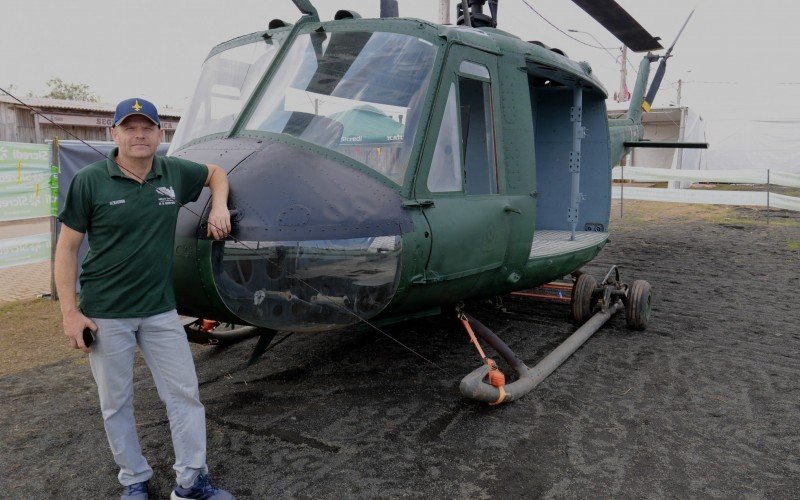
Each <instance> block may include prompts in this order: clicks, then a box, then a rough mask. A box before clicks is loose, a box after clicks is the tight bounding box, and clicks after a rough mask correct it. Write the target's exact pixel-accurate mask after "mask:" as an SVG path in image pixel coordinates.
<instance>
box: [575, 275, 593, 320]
mask: <svg viewBox="0 0 800 500" xmlns="http://www.w3.org/2000/svg"><path fill="white" fill-rule="evenodd" d="M596 303H597V280H596V279H594V276H592V275H591V274H581V275H580V276H578V279H577V280H575V284H574V285H573V286H572V302H571V307H572V319H574V320H575V322H576V323H578V324H579V325H582V324H584V323H586V321H588V320H589V318H591V317H592V314H593V313H594V306H595V304H596Z"/></svg>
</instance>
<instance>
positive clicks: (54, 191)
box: [50, 137, 60, 302]
mask: <svg viewBox="0 0 800 500" xmlns="http://www.w3.org/2000/svg"><path fill="white" fill-rule="evenodd" d="M50 151H51V154H52V155H53V156H52V158H51V162H50V302H55V301H56V300H58V290H56V269H55V266H56V244H57V243H58V235H57V232H56V229H57V224H58V222H57V220H56V216H57V215H58V171H59V169H60V165H59V161H58V137H54V138H53V144H52V145H51V147H50Z"/></svg>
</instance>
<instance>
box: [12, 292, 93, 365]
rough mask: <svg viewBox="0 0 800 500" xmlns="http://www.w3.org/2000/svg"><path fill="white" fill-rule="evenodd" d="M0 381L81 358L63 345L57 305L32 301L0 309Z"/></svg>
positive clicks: (78, 353) (80, 354) (16, 303)
mask: <svg viewBox="0 0 800 500" xmlns="http://www.w3.org/2000/svg"><path fill="white" fill-rule="evenodd" d="M0 318H2V321H0V352H2V353H3V362H2V363H0V377H2V376H5V375H9V374H12V373H18V372H21V371H24V370H28V369H30V368H35V367H37V366H42V365H47V364H50V363H54V362H56V361H61V360H62V359H65V358H70V357H74V358H76V359H77V358H82V359H85V358H83V353H82V352H81V351H78V350H75V349H71V348H70V347H69V346H68V345H67V337H66V336H65V335H64V331H63V330H62V327H61V311H60V310H59V306H58V303H57V302H50V300H49V299H33V300H24V301H19V302H13V303H11V304H5V305H3V306H0Z"/></svg>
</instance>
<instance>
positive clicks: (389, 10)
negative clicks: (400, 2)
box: [381, 0, 400, 17]
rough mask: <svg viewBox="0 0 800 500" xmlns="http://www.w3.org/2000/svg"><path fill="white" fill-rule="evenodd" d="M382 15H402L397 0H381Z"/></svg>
mask: <svg viewBox="0 0 800 500" xmlns="http://www.w3.org/2000/svg"><path fill="white" fill-rule="evenodd" d="M381 17H400V9H399V8H398V7H397V0H381Z"/></svg>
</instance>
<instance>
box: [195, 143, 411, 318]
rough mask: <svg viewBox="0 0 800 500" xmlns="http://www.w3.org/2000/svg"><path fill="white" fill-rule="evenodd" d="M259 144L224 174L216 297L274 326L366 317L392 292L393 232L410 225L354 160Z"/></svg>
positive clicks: (396, 240)
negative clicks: (225, 201) (226, 235)
mask: <svg viewBox="0 0 800 500" xmlns="http://www.w3.org/2000/svg"><path fill="white" fill-rule="evenodd" d="M265 142H266V144H264V146H263V147H262V148H261V149H260V150H259V151H257V152H255V153H254V154H252V155H250V156H249V157H248V158H246V159H245V160H243V161H242V162H240V163H239V164H238V165H237V166H235V168H233V169H231V170H230V172H229V174H228V179H229V183H230V187H231V195H230V205H231V208H232V211H233V212H234V213H235V216H234V224H233V229H232V238H231V239H229V240H228V241H225V242H224V244H215V245H214V248H213V250H212V270H213V276H214V283H215V286H216V290H217V293H218V295H219V297H220V298H221V299H222V301H223V302H224V304H225V306H226V307H227V308H228V309H229V310H230V311H231V312H233V313H234V314H235V315H236V316H238V317H239V318H241V319H243V320H245V321H246V322H248V323H251V324H253V325H256V326H260V327H264V328H271V329H276V330H293V331H321V330H329V329H335V328H341V327H343V326H347V325H351V324H355V323H357V322H359V321H361V320H362V319H369V318H371V317H374V316H375V315H377V314H378V313H380V312H381V311H382V310H383V309H384V308H385V307H386V306H387V305H388V304H389V302H390V301H391V299H392V297H393V296H394V294H395V292H396V290H397V286H398V283H399V277H400V264H401V258H400V257H401V253H402V234H403V233H404V232H407V231H410V230H413V224H412V223H411V219H410V217H409V216H408V214H407V212H406V210H404V209H403V206H402V199H401V197H400V194H399V192H398V191H397V189H396V188H393V187H391V184H390V183H389V182H388V181H384V180H382V179H381V178H380V176H377V175H375V174H371V173H370V172H369V170H368V169H366V168H365V167H363V166H362V165H360V164H356V163H351V162H350V161H349V160H344V159H340V158H330V157H327V156H325V152H324V151H314V150H313V149H304V148H303V147H301V146H300V145H294V144H286V143H284V142H278V141H265ZM204 233H205V232H204V231H202V230H200V231H199V233H198V236H202V235H203V234H204Z"/></svg>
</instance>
